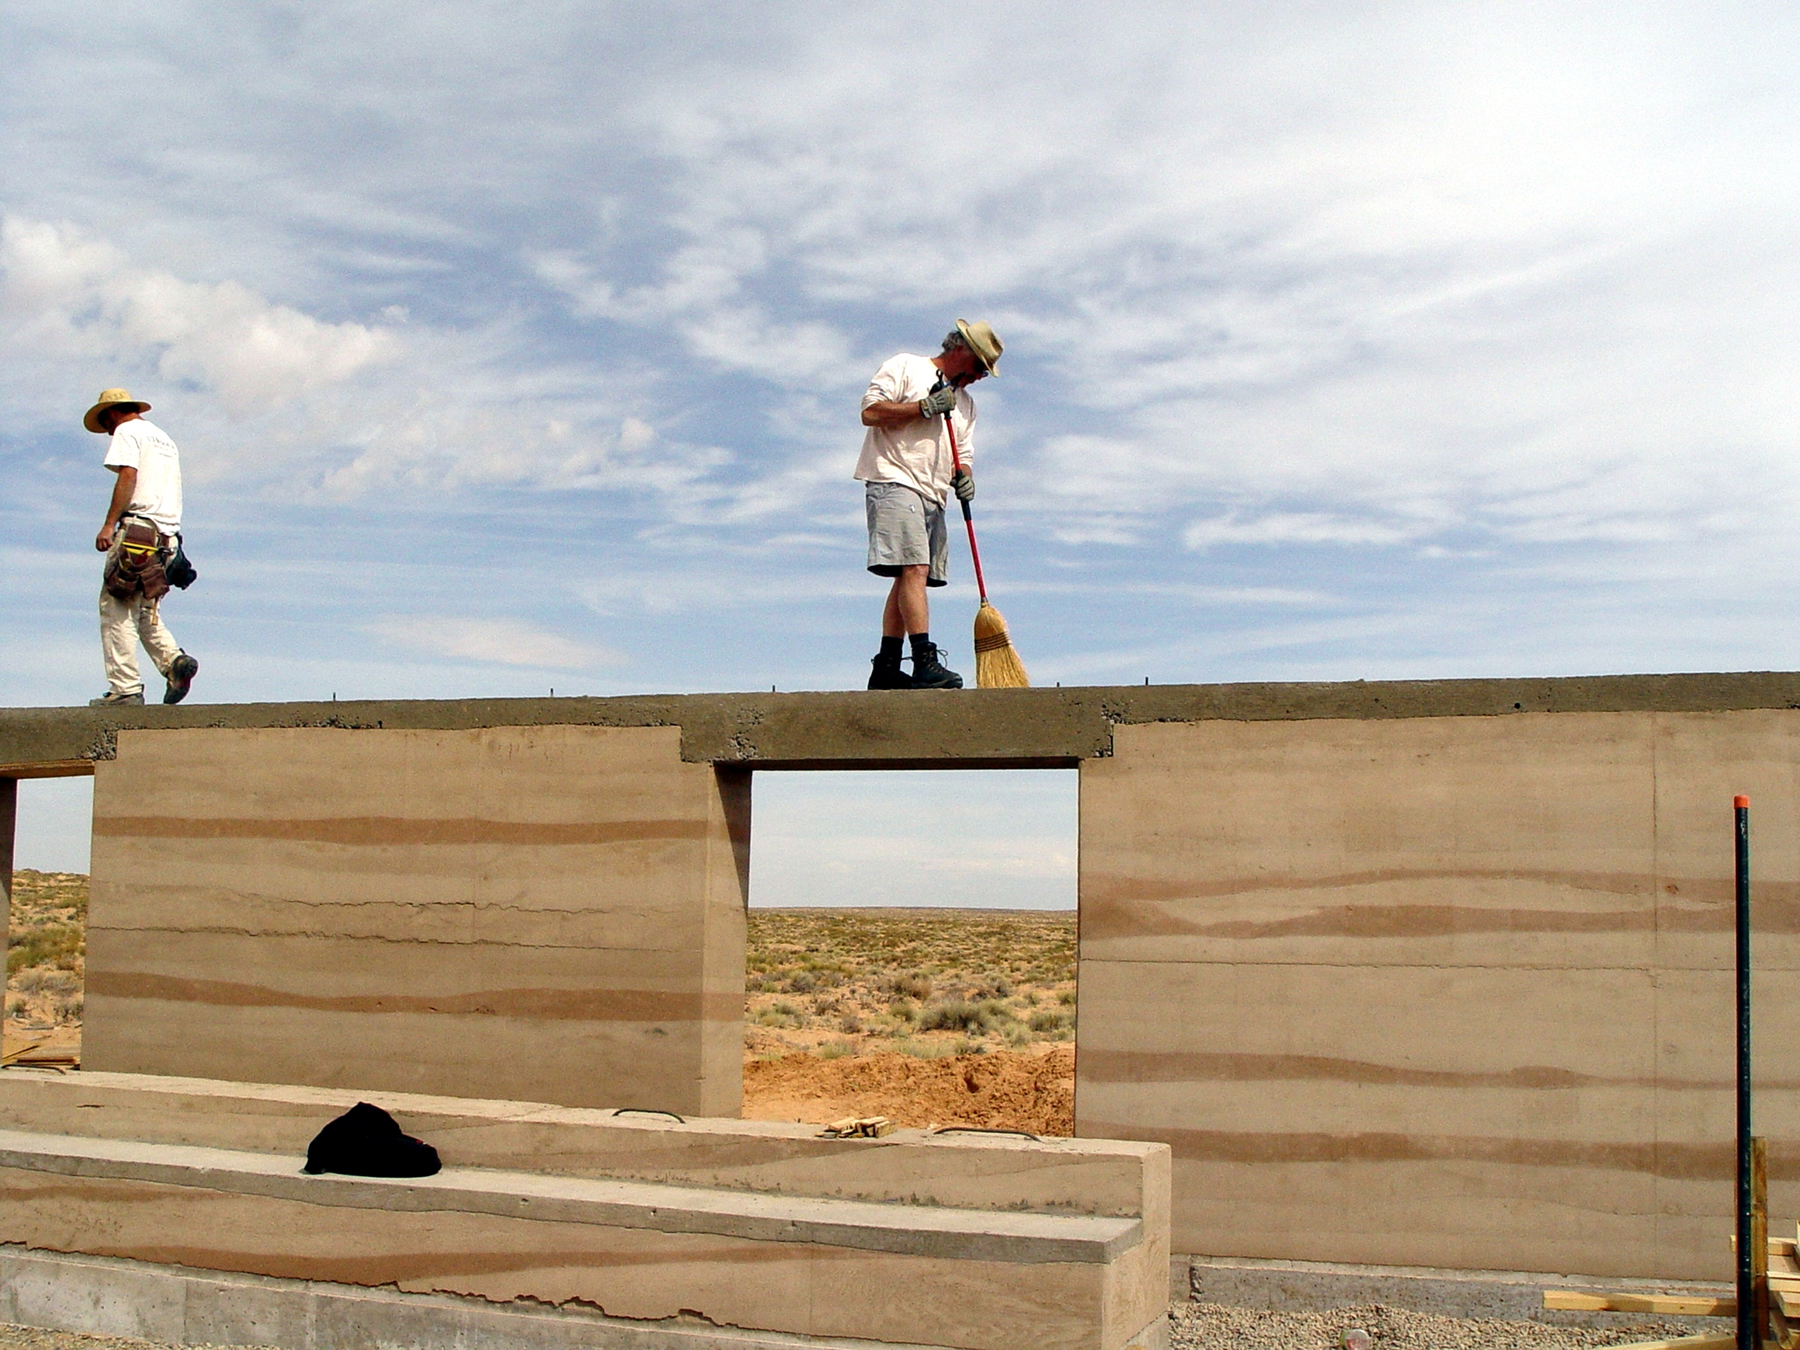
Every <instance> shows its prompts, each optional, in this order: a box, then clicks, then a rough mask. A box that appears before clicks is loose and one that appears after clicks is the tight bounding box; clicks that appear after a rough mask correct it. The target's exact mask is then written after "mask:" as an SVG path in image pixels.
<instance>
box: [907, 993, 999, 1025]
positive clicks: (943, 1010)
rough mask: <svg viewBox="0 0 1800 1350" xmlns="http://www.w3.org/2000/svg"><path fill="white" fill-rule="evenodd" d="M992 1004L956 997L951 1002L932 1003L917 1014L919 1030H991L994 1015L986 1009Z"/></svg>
mask: <svg viewBox="0 0 1800 1350" xmlns="http://www.w3.org/2000/svg"><path fill="white" fill-rule="evenodd" d="M992 1006H993V1005H992V1004H987V1003H969V1002H966V1001H964V1000H962V999H958V1000H956V1001H955V1002H953V1003H933V1004H932V1005H931V1006H930V1007H928V1008H926V1009H924V1010H923V1011H922V1012H920V1014H919V1029H920V1030H921V1031H973V1032H975V1033H977V1034H979V1033H981V1032H984V1031H989V1030H992V1028H993V1025H994V1015H993V1014H992V1013H991V1012H989V1011H988V1009H989V1008H990V1007H992Z"/></svg>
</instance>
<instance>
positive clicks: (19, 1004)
mask: <svg viewBox="0 0 1800 1350" xmlns="http://www.w3.org/2000/svg"><path fill="white" fill-rule="evenodd" d="M6 1015H7V1016H8V1017H23V1016H24V1015H25V1000H24V998H23V997H21V996H20V995H18V994H14V995H13V996H12V997H11V998H9V999H7V1000H6Z"/></svg>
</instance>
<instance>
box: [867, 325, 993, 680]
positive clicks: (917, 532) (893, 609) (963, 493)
mask: <svg viewBox="0 0 1800 1350" xmlns="http://www.w3.org/2000/svg"><path fill="white" fill-rule="evenodd" d="M1001 351H1002V347H1001V345H1000V339H999V338H998V337H996V336H995V335H994V330H993V329H992V328H990V327H988V325H987V324H985V323H974V324H972V323H966V322H964V321H963V320H962V319H958V320H957V321H956V328H955V329H954V330H953V331H952V332H951V333H950V334H949V335H948V336H946V337H945V338H944V344H943V350H942V351H941V352H940V353H939V354H938V355H936V356H932V357H925V356H912V355H909V354H907V353H904V352H903V353H901V354H900V355H899V356H896V357H894V358H893V359H892V360H889V361H887V362H885V363H883V365H882V367H881V369H880V370H878V371H876V372H875V378H874V379H873V380H871V381H869V388H868V392H866V393H865V394H864V395H863V401H862V422H863V425H864V426H865V427H867V428H868V431H866V432H865V433H864V434H863V445H862V456H861V458H859V459H858V460H857V461H856V474H855V477H856V478H858V479H859V480H861V481H862V482H863V483H865V484H866V485H867V487H866V489H865V493H866V497H867V505H868V515H869V570H870V571H871V572H873V573H875V575H876V576H880V577H892V578H893V585H892V586H890V587H889V588H888V597H887V606H886V608H884V609H883V610H882V613H881V652H880V654H879V655H878V656H876V658H875V669H874V671H873V672H872V673H871V674H870V676H869V688H871V689H961V688H962V676H960V675H958V674H957V673H956V672H955V671H954V670H946V669H945V668H944V663H943V660H942V656H943V652H942V649H941V648H939V647H938V646H936V645H935V644H934V643H933V642H932V640H931V631H930V630H931V617H930V609H929V605H928V603H927V601H926V594H925V593H926V588H927V587H930V586H943V585H946V584H948V582H949V561H950V559H949V548H948V544H947V540H946V537H945V532H944V503H945V501H946V500H947V493H949V492H950V491H954V492H955V493H956V495H957V498H958V500H960V501H965V502H966V501H970V500H972V499H973V498H974V496H975V471H974V449H975V400H974V399H973V398H971V397H970V396H969V394H968V393H967V392H966V388H967V386H968V385H971V384H974V383H975V381H977V380H980V379H985V378H986V377H987V376H989V375H993V374H997V373H998V372H996V370H995V369H994V366H995V363H996V362H998V361H999V360H1000V353H1001ZM946 421H948V422H950V423H951V429H952V430H954V431H955V433H956V449H957V451H958V452H959V453H960V455H961V458H962V472H960V473H957V472H955V470H954V468H953V465H952V456H951V452H950V437H949V435H948V434H946V428H945V423H946ZM907 638H910V639H911V641H912V663H913V669H912V674H911V675H910V676H909V675H908V674H907V673H906V672H905V671H903V670H902V669H900V661H901V646H902V641H903V639H907Z"/></svg>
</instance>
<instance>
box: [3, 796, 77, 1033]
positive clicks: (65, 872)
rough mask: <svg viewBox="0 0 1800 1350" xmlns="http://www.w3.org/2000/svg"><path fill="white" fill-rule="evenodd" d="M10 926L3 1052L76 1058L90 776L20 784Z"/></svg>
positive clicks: (15, 832) (7, 951)
mask: <svg viewBox="0 0 1800 1350" xmlns="http://www.w3.org/2000/svg"><path fill="white" fill-rule="evenodd" d="M16 791H17V796H16V805H15V816H14V821H13V831H12V835H13V848H12V892H11V898H10V901H9V910H8V915H7V924H6V1004H5V1021H4V1028H3V1038H0V1046H3V1047H4V1050H3V1053H4V1057H5V1058H7V1059H8V1060H15V1061H16V1062H19V1063H49V1064H60V1063H65V1062H78V1061H79V1057H80V1054H81V1018H82V1012H83V1006H84V985H85V981H86V975H87V909H88V848H89V842H90V838H91V834H92V824H91V822H92V818H93V810H94V780H93V779H92V778H91V777H74V778H27V779H24V780H21V781H20V782H19V783H18V785H17V789H16Z"/></svg>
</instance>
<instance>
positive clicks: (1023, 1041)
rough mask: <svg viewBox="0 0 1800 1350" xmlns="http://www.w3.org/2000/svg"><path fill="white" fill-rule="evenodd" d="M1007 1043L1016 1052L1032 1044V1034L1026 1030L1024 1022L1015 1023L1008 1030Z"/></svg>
mask: <svg viewBox="0 0 1800 1350" xmlns="http://www.w3.org/2000/svg"><path fill="white" fill-rule="evenodd" d="M1006 1043H1007V1044H1008V1045H1010V1046H1012V1047H1013V1048H1014V1049H1015V1050H1017V1049H1021V1048H1023V1047H1024V1046H1027V1045H1030V1044H1031V1033H1030V1032H1029V1031H1027V1030H1026V1029H1025V1024H1024V1023H1023V1022H1014V1023H1013V1024H1012V1025H1011V1026H1010V1027H1008V1028H1007V1029H1006Z"/></svg>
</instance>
